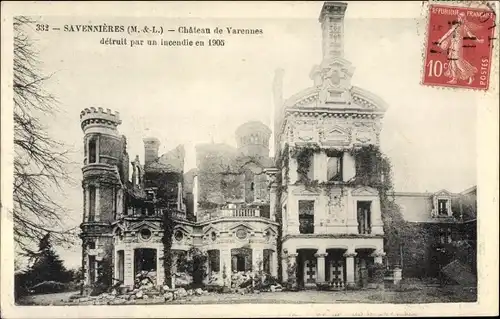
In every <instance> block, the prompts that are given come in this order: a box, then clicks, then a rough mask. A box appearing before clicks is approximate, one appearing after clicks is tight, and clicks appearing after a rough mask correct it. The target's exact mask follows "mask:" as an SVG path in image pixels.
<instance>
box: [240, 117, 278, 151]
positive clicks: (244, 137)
mask: <svg viewBox="0 0 500 319" xmlns="http://www.w3.org/2000/svg"><path fill="white" fill-rule="evenodd" d="M271 133H272V132H271V129H269V127H267V126H266V125H264V124H263V123H262V122H259V121H252V122H246V123H244V124H242V125H241V126H240V127H238V128H237V129H236V143H237V145H238V150H239V151H240V152H241V153H242V154H243V155H246V156H259V157H269V138H270V137H271Z"/></svg>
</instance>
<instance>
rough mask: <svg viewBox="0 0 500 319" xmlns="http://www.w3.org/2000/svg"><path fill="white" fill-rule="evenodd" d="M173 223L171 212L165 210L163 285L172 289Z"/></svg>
mask: <svg viewBox="0 0 500 319" xmlns="http://www.w3.org/2000/svg"><path fill="white" fill-rule="evenodd" d="M174 226H175V222H174V219H173V218H172V212H171V211H170V210H167V211H165V212H164V213H163V237H162V243H163V271H164V275H165V283H166V284H167V285H169V286H170V287H172V286H173V285H172V282H173V280H175V279H174V278H172V236H173V233H174Z"/></svg>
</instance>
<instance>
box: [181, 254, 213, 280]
mask: <svg viewBox="0 0 500 319" xmlns="http://www.w3.org/2000/svg"><path fill="white" fill-rule="evenodd" d="M207 259H208V256H207V254H206V253H204V252H203V251H201V250H200V249H198V248H196V247H192V248H191V249H189V251H188V255H187V258H186V259H184V260H183V261H181V263H180V267H179V268H180V269H179V270H180V271H181V272H187V273H188V274H190V275H191V276H192V278H193V285H194V286H201V285H202V284H203V279H204V278H205V277H206V276H207V265H206V263H207Z"/></svg>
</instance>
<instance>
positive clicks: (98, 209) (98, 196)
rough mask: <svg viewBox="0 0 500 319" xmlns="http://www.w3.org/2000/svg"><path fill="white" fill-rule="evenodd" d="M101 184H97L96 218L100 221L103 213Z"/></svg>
mask: <svg viewBox="0 0 500 319" xmlns="http://www.w3.org/2000/svg"><path fill="white" fill-rule="evenodd" d="M99 188H100V186H99V185H97V186H96V187H95V220H96V221H99V220H101V219H100V215H101V192H100V189H99Z"/></svg>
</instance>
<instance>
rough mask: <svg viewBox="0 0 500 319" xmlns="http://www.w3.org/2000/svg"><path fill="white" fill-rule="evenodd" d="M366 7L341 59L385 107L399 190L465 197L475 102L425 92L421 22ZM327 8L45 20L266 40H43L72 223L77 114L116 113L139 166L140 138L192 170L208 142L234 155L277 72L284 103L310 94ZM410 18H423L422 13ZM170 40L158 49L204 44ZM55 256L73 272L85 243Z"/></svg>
mask: <svg viewBox="0 0 500 319" xmlns="http://www.w3.org/2000/svg"><path fill="white" fill-rule="evenodd" d="M370 5H371V4H367V3H364V2H362V3H356V2H355V3H350V4H349V6H348V8H347V12H346V21H345V33H344V52H345V54H344V57H345V58H346V59H347V60H349V61H350V62H351V63H352V64H353V66H354V67H355V71H354V75H353V78H352V85H355V86H359V87H362V88H364V89H366V90H368V91H371V92H372V93H374V94H376V95H378V96H379V97H381V98H382V99H384V100H385V101H386V102H387V104H388V105H389V108H388V110H387V112H386V115H385V118H384V120H383V129H382V133H381V148H382V151H383V152H384V153H386V154H387V155H388V156H389V157H390V158H391V161H392V164H393V174H394V183H395V189H396V191H408V192H424V191H430V192H434V191H438V190H440V189H447V190H449V191H452V192H460V191H462V190H464V189H466V188H468V187H470V186H473V185H475V184H476V183H477V182H476V128H477V127H476V111H477V107H478V106H477V105H476V99H475V98H474V95H473V94H472V92H468V91H465V90H461V91H458V90H449V89H439V88H432V87H425V86H422V85H420V79H421V71H422V53H423V46H424V34H425V21H424V20H423V17H420V16H419V14H420V12H417V13H416V14H415V17H413V18H412V17H407V18H404V17H403V18H390V19H389V18H387V16H390V12H388V13H387V15H386V17H378V18H361V17H360V16H362V15H363V13H366V12H369V10H370V9H369V8H367V7H366V6H370ZM385 5H387V4H385ZM186 6H187V5H186ZM321 6H322V3H321V2H309V3H299V4H298V5H297V6H293V5H291V6H288V7H287V9H286V10H285V11H286V12H292V14H290V16H293V17H286V15H284V14H283V12H282V13H281V14H276V16H279V18H268V17H270V16H272V14H271V13H269V12H267V15H265V16H267V18H218V19H208V18H207V19H200V18H186V19H179V18H177V19H173V18H148V19H146V18H141V17H135V18H131V17H128V18H108V17H101V16H94V17H80V16H73V17H71V18H69V17H64V16H51V17H49V16H44V17H43V20H42V21H43V22H44V23H47V24H49V25H50V26H58V27H61V29H62V27H63V26H64V25H65V24H80V23H81V24H88V23H92V24H102V23H106V24H108V25H114V24H124V25H130V24H137V25H143V24H147V25H156V26H164V27H165V28H177V27H178V26H197V27H210V28H213V27H216V26H220V27H226V26H231V27H233V28H259V29H262V30H263V34H262V35H259V36H255V35H239V36H233V35H231V36H229V35H225V36H224V37H223V38H224V39H225V40H226V44H225V46H224V47H203V48H199V47H198V48H197V47H176V48H174V47H162V46H143V47H132V48H131V47H129V46H104V45H101V44H99V41H100V40H101V38H102V36H105V37H112V38H113V37H114V38H116V39H119V38H121V37H122V36H121V35H117V34H112V33H109V34H102V33H101V34H98V33H67V32H62V31H60V32H52V31H51V32H46V33H38V34H37V35H36V38H37V42H36V45H37V47H38V48H39V50H40V56H39V58H40V60H41V61H42V62H43V69H44V71H45V72H46V73H49V74H53V76H52V78H51V79H50V81H49V82H47V90H49V91H50V92H51V93H52V94H54V95H55V96H56V97H57V99H58V101H59V108H60V111H59V112H58V113H57V114H56V115H55V116H50V117H48V118H45V119H44V121H45V124H46V125H47V126H48V129H49V132H50V133H51V134H52V135H53V136H54V137H56V138H57V139H59V140H61V141H62V142H64V143H66V145H67V146H68V148H71V149H72V151H73V152H72V154H71V159H72V160H73V161H74V162H75V163H77V164H75V165H74V166H73V167H72V168H71V172H72V175H73V177H74V179H75V180H76V183H74V185H71V186H68V187H67V189H66V190H65V194H59V197H60V200H61V204H62V205H64V206H65V207H67V208H68V210H67V212H68V213H67V224H68V225H73V226H75V225H78V224H79V223H80V222H81V218H82V217H81V216H82V209H83V208H82V207H83V204H82V200H83V198H82V191H81V184H80V183H81V163H82V162H83V133H82V131H81V128H80V123H79V114H80V111H81V110H82V109H84V108H87V107H91V106H93V107H103V108H104V109H106V108H110V109H112V110H114V111H119V112H120V117H121V119H122V124H121V125H120V126H119V131H120V133H121V134H124V135H125V136H126V137H127V142H128V152H129V156H130V159H131V160H133V159H134V158H135V156H136V155H138V156H139V158H140V159H141V161H143V158H144V148H143V142H142V139H143V138H144V137H150V136H154V137H157V138H158V139H159V140H160V142H161V146H160V154H163V153H165V152H167V151H168V150H170V149H172V148H174V147H176V146H177V145H178V144H184V145H185V147H186V156H187V158H186V161H187V163H186V170H187V169H189V168H191V167H193V166H194V159H195V157H194V155H195V154H194V149H193V148H194V145H196V144H198V143H205V142H210V141H211V140H212V139H213V140H214V141H215V142H223V143H228V144H232V145H235V140H234V131H235V129H236V128H237V127H238V126H239V125H241V124H242V123H244V122H246V121H251V120H260V121H262V122H263V123H265V124H267V125H269V126H270V125H271V123H272V112H273V95H272V93H273V92H272V83H273V76H274V71H275V69H277V68H282V69H284V71H285V74H284V83H283V85H284V86H283V94H284V97H285V99H286V98H287V97H290V96H291V95H293V94H295V93H297V92H298V91H300V90H302V89H304V88H307V87H310V86H311V85H312V80H311V79H310V78H309V72H310V71H311V69H312V67H313V65H315V64H319V63H320V62H321V29H320V24H319V22H318V15H319V12H320V10H321ZM412 8H413V9H414V10H419V5H418V3H416V5H414V7H412ZM185 10H187V9H185ZM191 10H193V12H195V13H197V14H192V15H186V16H193V15H203V14H204V13H203V11H202V8H198V10H199V11H195V10H196V7H193V8H192V9H191ZM367 10H368V11H367ZM226 12H227V11H226ZM232 12H235V16H238V13H239V16H241V12H236V11H232ZM190 13H191V12H190ZM226 15H229V14H226ZM175 34H176V35H168V34H165V35H163V36H160V37H158V39H159V38H164V39H166V38H168V39H180V40H182V39H183V38H190V39H198V38H200V39H201V38H203V36H193V35H191V36H181V35H178V34H177V33H175ZM127 37H129V36H127ZM205 39H206V36H205ZM59 252H60V254H61V256H62V257H63V259H64V260H65V262H66V264H67V265H68V266H69V267H78V266H79V264H80V261H81V259H80V258H81V253H80V247H79V246H78V245H77V246H76V247H73V248H72V249H62V248H61V249H60V250H59Z"/></svg>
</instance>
